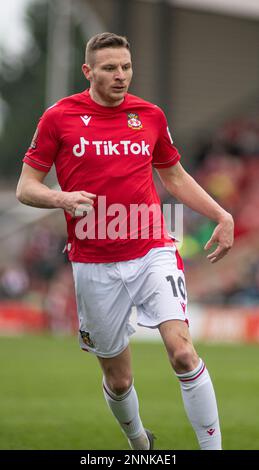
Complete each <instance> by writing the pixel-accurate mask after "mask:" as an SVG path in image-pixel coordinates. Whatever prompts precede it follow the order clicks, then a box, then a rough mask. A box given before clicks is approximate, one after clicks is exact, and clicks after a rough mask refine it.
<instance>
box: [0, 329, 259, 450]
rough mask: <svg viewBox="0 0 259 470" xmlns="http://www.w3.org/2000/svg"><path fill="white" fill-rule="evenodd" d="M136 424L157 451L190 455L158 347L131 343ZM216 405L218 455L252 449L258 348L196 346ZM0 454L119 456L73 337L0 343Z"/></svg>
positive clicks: (173, 385) (120, 443) (115, 430)
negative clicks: (67, 452)
mask: <svg viewBox="0 0 259 470" xmlns="http://www.w3.org/2000/svg"><path fill="white" fill-rule="evenodd" d="M132 350H133V366H134V375H135V386H136V389H137V391H138V395H139V399H140V410H141V416H142V420H143V423H144V425H145V426H146V427H147V428H149V429H151V430H152V431H153V432H154V433H155V435H156V436H157V440H156V448H157V449H197V448H198V446H197V443H196V438H195V436H194V433H193V431H192V429H191V427H190V425H189V423H188V421H187V418H186V416H185V412H184V409H183V405H182V400H181V395H180V389H179V385H178V382H177V380H176V378H175V376H174V373H173V372H172V371H171V368H170V366H169V363H168V361H167V357H166V353H165V352H164V349H163V347H162V345H161V344H158V343H137V342H133V343H132ZM197 350H198V352H199V354H200V356H201V357H202V358H203V359H204V361H205V363H206V364H207V367H208V368H209V370H210V374H211V376H212V379H213V382H214V385H215V388H216V392H217V398H218V405H219V410H220V416H221V424H222V434H223V442H224V448H225V449H243V450H244V449H259V418H258V392H259V360H258V356H259V346H256V345H249V346H245V345H243V346H241V345H229V346H226V345H213V346H212V345H208V346H206V345H197ZM0 357H1V358H2V359H1V363H2V365H1V375H0V383H1V385H0V422H1V426H0V449H85V450H92V449H103V450H104V449H127V443H126V439H125V438H124V437H123V435H122V434H121V432H120V430H119V427H118V425H117V423H116V422H115V421H114V419H113V417H112V415H111V413H110V411H109V410H108V408H107V407H106V403H105V401H104V399H103V395H102V389H101V372H100V370H99V366H98V365H97V361H96V359H95V357H93V356H92V355H90V354H88V353H84V352H81V351H80V349H79V347H78V345H77V339H76V338H64V337H49V336H37V337H36V336H33V337H29V336H26V337H20V338H0Z"/></svg>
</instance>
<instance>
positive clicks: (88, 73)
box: [82, 64, 92, 80]
mask: <svg viewBox="0 0 259 470" xmlns="http://www.w3.org/2000/svg"><path fill="white" fill-rule="evenodd" d="M82 72H83V74H84V76H85V78H86V79H87V80H91V78H92V69H91V67H90V65H89V64H83V65H82Z"/></svg>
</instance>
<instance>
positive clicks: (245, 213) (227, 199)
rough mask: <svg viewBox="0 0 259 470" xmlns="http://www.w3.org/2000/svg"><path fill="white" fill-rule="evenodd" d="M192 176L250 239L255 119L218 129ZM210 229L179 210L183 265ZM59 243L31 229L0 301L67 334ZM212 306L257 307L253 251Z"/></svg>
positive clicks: (66, 277) (49, 228)
mask: <svg viewBox="0 0 259 470" xmlns="http://www.w3.org/2000/svg"><path fill="white" fill-rule="evenodd" d="M193 176H194V177H195V179H196V180H197V181H198V182H199V183H200V184H201V186H203V187H204V188H205V189H206V190H207V191H208V192H209V193H210V194H211V195H212V196H213V197H214V198H215V199H216V200H217V201H218V202H219V203H220V204H221V205H222V206H223V207H224V208H225V209H227V210H228V211H230V212H231V213H232V214H233V216H234V219H235V237H236V243H238V240H241V239H243V240H244V239H246V238H247V239H249V240H250V238H249V236H250V234H254V233H256V232H257V231H258V230H259V184H258V181H259V119H256V118H255V117H254V118H250V119H248V118H246V119H238V120H234V121H231V122H228V123H226V124H225V125H224V126H222V127H221V128H220V129H218V131H217V132H216V133H215V134H214V137H213V139H211V141H210V142H209V143H206V145H205V146H204V148H203V149H202V150H201V151H200V154H199V155H198V156H197V166H196V169H195V170H194V172H193ZM214 226H215V224H213V223H212V222H211V221H209V220H207V219H205V218H203V217H202V216H200V215H199V214H197V213H194V212H192V211H191V210H189V209H187V208H186V209H185V210H184V240H183V245H182V249H181V255H182V257H183V258H184V261H185V264H186V265H189V266H190V267H191V266H193V265H197V264H199V263H200V260H201V256H202V257H204V251H203V247H204V244H205V243H206V242H207V240H208V239H209V238H210V236H211V233H212V231H213V228H214ZM65 242H66V240H65V234H64V236H63V235H60V232H59V233H57V231H56V230H55V227H53V225H52V224H48V223H46V222H44V223H38V224H37V225H35V226H33V227H31V228H30V230H29V232H28V235H27V237H26V243H25V244H24V246H23V249H22V250H21V253H20V256H19V259H18V260H17V261H16V262H15V263H13V264H11V265H10V264H9V265H8V266H5V267H2V268H1V269H0V300H1V301H9V300H21V301H28V302H32V303H34V304H37V305H38V306H39V307H40V308H41V309H42V310H43V311H44V314H45V315H46V319H47V327H48V329H49V330H50V331H53V332H63V333H64V332H68V333H69V332H71V331H74V330H75V329H76V327H77V319H76V304H75V296H74V287H73V281H72V273H71V266H70V263H68V261H67V257H66V255H65V254H63V253H62V251H63V247H64V246H65ZM223 275H224V274H223ZM201 300H202V299H201ZM205 301H207V299H205ZM212 301H213V302H218V303H224V304H236V305H246V306H247V305H249V306H250V305H255V304H257V303H258V301H259V254H258V250H257V247H255V249H254V255H253V256H252V259H251V257H250V262H249V263H247V265H246V266H244V267H243V269H242V270H240V277H239V280H238V282H236V280H235V282H233V284H232V285H230V287H229V286H228V289H227V291H226V292H221V293H220V295H216V296H214V297H213V299H212Z"/></svg>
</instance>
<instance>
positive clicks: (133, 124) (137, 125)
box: [128, 113, 142, 130]
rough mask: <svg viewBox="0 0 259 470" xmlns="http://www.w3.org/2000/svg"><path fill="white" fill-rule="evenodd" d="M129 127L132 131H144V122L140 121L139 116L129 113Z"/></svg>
mask: <svg viewBox="0 0 259 470" xmlns="http://www.w3.org/2000/svg"><path fill="white" fill-rule="evenodd" d="M128 126H129V127H130V128H131V129H135V130H138V129H142V122H141V121H140V119H139V117H138V114H135V113H129V114H128Z"/></svg>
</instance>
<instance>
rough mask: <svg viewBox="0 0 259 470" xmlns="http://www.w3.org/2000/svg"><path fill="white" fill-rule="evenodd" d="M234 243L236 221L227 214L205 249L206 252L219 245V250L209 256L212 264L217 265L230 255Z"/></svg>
mask: <svg viewBox="0 0 259 470" xmlns="http://www.w3.org/2000/svg"><path fill="white" fill-rule="evenodd" d="M233 242H234V221H233V217H232V216H231V215H230V214H228V213H226V215H224V217H223V218H222V220H221V221H220V222H219V224H218V225H217V227H216V228H215V230H214V232H213V234H212V236H211V238H210V239H209V241H208V242H207V243H206V245H205V247H204V250H209V249H210V248H211V247H212V246H213V245H214V244H217V245H218V246H217V248H216V249H215V250H214V251H213V252H212V253H210V254H209V255H208V256H207V258H208V260H209V261H210V262H211V263H216V262H217V261H219V260H220V259H221V258H223V257H224V256H225V255H226V254H227V253H228V251H229V250H230V248H231V247H232V245H233Z"/></svg>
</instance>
